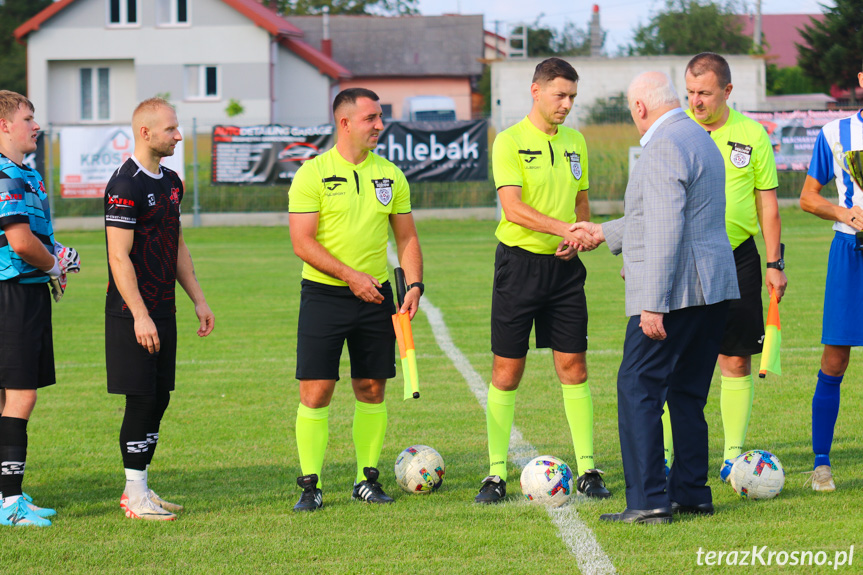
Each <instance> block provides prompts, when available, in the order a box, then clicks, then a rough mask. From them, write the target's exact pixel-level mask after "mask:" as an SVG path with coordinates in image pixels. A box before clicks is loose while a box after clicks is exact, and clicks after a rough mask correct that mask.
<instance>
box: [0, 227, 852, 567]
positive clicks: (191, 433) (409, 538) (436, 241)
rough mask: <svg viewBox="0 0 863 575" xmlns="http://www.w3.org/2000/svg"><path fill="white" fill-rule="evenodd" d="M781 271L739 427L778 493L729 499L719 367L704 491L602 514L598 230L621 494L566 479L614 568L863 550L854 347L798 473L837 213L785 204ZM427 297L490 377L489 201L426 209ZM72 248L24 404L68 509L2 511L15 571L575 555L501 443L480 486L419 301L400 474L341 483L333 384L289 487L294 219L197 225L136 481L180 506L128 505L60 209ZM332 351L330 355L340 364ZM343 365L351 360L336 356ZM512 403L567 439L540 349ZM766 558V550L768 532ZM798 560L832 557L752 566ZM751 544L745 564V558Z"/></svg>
mask: <svg viewBox="0 0 863 575" xmlns="http://www.w3.org/2000/svg"><path fill="white" fill-rule="evenodd" d="M782 216H783V224H784V240H785V243H786V244H787V251H786V261H787V263H788V269H787V273H788V276H789V284H790V285H789V289H788V293H787V295H786V299H785V300H783V302H782V304H781V313H782V337H783V352H782V354H783V355H782V362H783V372H784V375H783V376H781V377H776V376H772V375H771V376H768V378H767V379H766V380H760V381H758V380H757V383H756V386H757V390H756V397H755V408H754V413H753V418H752V422H751V425H750V433H749V438H748V440H747V445H748V447H750V448H763V449H767V450H770V451H772V452H774V453H776V454H777V455H778V456H779V457H780V459H781V461H782V463H783V464H784V466H785V469H786V472H787V482H786V486H785V491H784V492H783V493H782V494H781V495H780V496H779V497H778V498H776V499H774V500H770V501H761V502H753V501H745V500H742V499H738V498H737V497H736V496H735V495H734V493H733V491H732V490H731V488H730V487H728V486H725V485H721V484H720V482H719V480H718V470H719V465H720V462H721V457H722V432H721V422H720V416H719V388H718V376H717V377H716V378H715V380H714V384H715V385H714V389H713V390H712V392H711V395H710V399H709V402H708V409H707V417H708V422H709V423H710V425H711V443H710V450H711V461H712V463H711V479H710V483H711V486H712V487H713V489H714V501H715V503H716V505H717V508H718V512H717V514H716V515H715V516H713V517H709V518H683V519H680V520H676V521H675V523H674V524H672V525H668V526H635V525H618V524H604V523H601V522H600V521H599V515H600V513H607V512H617V511H620V510H622V509H623V507H624V504H625V503H624V497H623V489H624V484H623V472H622V467H621V462H620V452H619V445H618V435H617V412H616V392H615V378H616V372H617V368H618V365H619V363H620V358H621V348H622V342H623V334H624V326H625V322H626V318H625V317H624V316H623V282H622V281H621V280H620V278H619V276H618V271H619V268H620V265H621V260H620V259H619V258H615V257H613V256H612V255H610V253H609V251H608V249H607V248H605V247H604V246H603V247H601V248H600V249H598V250H597V251H596V252H593V253H590V254H586V255H585V256H583V259H584V262H585V264H586V266H587V267H588V270H589V276H588V283H587V290H588V305H589V309H590V314H591V316H590V329H589V333H590V350H589V351H588V366H589V370H590V383H591V388H592V391H593V398H594V405H595V421H596V424H595V435H596V455H597V465H598V466H599V467H601V468H602V469H604V470H605V472H606V476H605V477H606V480H607V483H608V486H609V488H610V489H611V490H612V491H613V492H614V496H613V497H612V498H611V499H610V500H608V501H604V502H593V501H582V500H573V501H572V503H571V504H570V507H569V508H568V510H567V512H569V513H574V514H575V513H577V515H578V517H580V518H581V520H582V521H583V522H584V523H585V524H586V525H587V526H588V527H589V528H590V529H591V530H592V531H593V533H594V534H595V537H596V539H597V540H598V542H599V544H600V545H601V546H602V549H603V550H604V552H605V553H606V554H607V555H608V557H609V558H610V559H611V562H612V563H613V564H614V567H615V568H616V570H617V572H619V573H631V574H641V573H674V574H686V573H702V572H705V573H712V572H719V571H720V570H724V569H726V567H709V566H699V565H698V564H697V559H698V556H697V552H698V550H699V549H700V548H701V549H702V550H703V551H708V550H713V551H733V550H744V549H750V550H751V548H752V546H753V545H757V546H759V547H760V546H765V545H766V546H767V547H768V549H769V550H773V551H786V552H789V553H790V552H792V551H811V552H818V551H824V552H826V553H827V557H828V558H829V560H831V561H832V559H833V558H834V552H836V551H848V549H849V548H850V546H851V545H854V546H855V548H856V551H857V556H855V557H854V559H855V561H854V565H853V566H850V567H842V568H840V570H839V571H840V572H847V573H852V572H856V573H859V572H861V571H860V569H861V568H860V564H863V549H860V547H861V544H863V537H861V533H863V515H861V511H860V509H861V506H860V503H859V502H860V496H861V492H863V437H861V435H860V429H861V423H863V415H861V414H860V410H859V409H858V407H859V406H860V404H861V399H863V392H861V386H859V385H857V382H858V381H859V379H860V374H861V373H863V362H861V361H860V360H861V357H860V354H859V353H857V352H855V353H853V354H852V363H851V367H850V368H849V370H848V374H847V375H846V379H845V381H846V383H845V384H844V385H843V388H844V390H843V398H842V405H843V407H842V410H841V412H840V416H839V422H838V424H837V427H836V439H835V442H834V451H833V463H834V469H835V471H836V476H837V485H838V490H837V492H835V493H833V494H818V493H814V492H812V491H811V490H809V489H808V488H804V487H803V483H804V480H805V478H806V476H805V475H803V474H802V472H804V471H807V470H810V469H811V448H810V441H809V429H810V423H809V422H810V407H809V405H810V401H811V393H812V390H813V386H814V384H815V375H816V373H817V370H818V367H819V358H820V353H821V346H820V344H819V341H820V331H821V327H820V323H821V322H820V319H821V307H822V298H823V285H824V276H825V273H826V259H827V250H828V247H829V242H830V239H831V237H832V231H831V229H830V224H829V223H828V222H823V221H820V220H817V219H816V218H814V217H812V216H810V215H808V214H803V213H802V212H800V211H799V210H785V211H783V212H782ZM418 227H419V232H420V239H421V241H422V245H423V251H424V255H425V262H426V273H425V280H426V285H427V290H426V297H427V299H428V300H429V301H430V302H432V303H433V304H434V305H435V306H437V307H439V308H440V309H441V311H442V312H443V318H444V321H445V322H446V324H447V326H448V328H449V330H450V333H451V335H452V338H453V340H454V343H455V345H457V346H458V347H459V348H460V349H461V351H462V352H464V354H465V356H466V357H467V359H468V360H469V361H470V362H471V364H472V365H473V367H474V369H476V370H477V371H478V372H479V374H480V375H481V376H482V377H483V378H484V379H485V381H488V380H489V378H490V365H491V355H490V351H489V341H488V340H489V309H490V293H491V279H492V269H493V254H494V247H495V239H494V235H493V234H494V227H495V224H494V223H493V222H477V221H446V222H444V221H423V222H420V223H419V224H418ZM58 239H60V240H61V241H62V242H64V243H65V244H67V245H72V246H75V247H76V248H77V249H79V251H80V252H81V254H82V260H83V262H84V269H83V271H82V272H81V273H80V274H79V275H78V276H75V277H72V278H71V279H70V282H69V288H68V291H67V295H66V297H65V298H64V300H63V301H62V302H60V303H59V304H57V305H56V306H54V313H55V316H54V341H55V347H56V359H57V368H58V369H57V376H58V384H57V385H55V386H52V387H50V388H47V389H45V390H43V391H42V392H40V396H39V403H38V405H37V407H36V411H35V413H34V414H33V419H32V422H31V424H30V426H29V435H30V455H29V459H28V465H27V476H26V478H25V491H27V492H29V493H30V494H31V495H33V496H34V497H35V498H36V500H37V502H38V503H40V504H41V505H44V506H50V507H55V508H56V509H57V510H58V512H59V515H58V517H57V518H56V521H55V522H54V525H53V526H52V527H50V528H47V529H15V530H10V529H4V530H2V531H0V564H2V565H3V566H4V568H6V569H7V570H8V569H10V568H12V567H13V566H14V569H15V571H16V572H19V573H97V572H98V573H119V572H123V573H411V572H423V573H536V572H537V571H553V572H556V573H578V572H579V567H578V561H577V559H576V557H574V556H573V555H572V554H571V553H570V552H569V551H568V548H567V547H566V545H565V544H564V542H563V540H562V539H561V537H560V536H559V534H558V530H557V528H556V526H555V525H554V523H553V522H552V521H551V519H550V517H549V515H548V514H547V513H546V511H545V510H544V509H542V508H537V507H533V506H530V505H528V504H526V503H525V502H524V501H523V499H522V498H521V495H520V492H519V488H518V476H519V474H520V469H517V468H515V467H514V466H512V465H511V467H510V470H509V476H510V483H509V485H510V497H509V500H508V501H507V503H505V504H503V505H499V506H493V507H479V506H476V505H474V504H473V497H474V495H475V493H476V490H477V488H478V487H479V482H480V480H481V479H482V478H483V477H484V476H485V475H486V472H487V465H488V461H487V451H486V439H485V417H484V414H483V412H482V410H481V409H480V407H479V404H478V403H477V401H476V399H475V397H474V396H473V394H472V393H471V392H470V390H469V389H468V387H467V385H466V383H465V381H464V379H463V378H462V377H461V375H460V374H459V372H458V371H457V370H456V369H455V367H454V366H453V365H452V363H451V362H450V361H449V360H448V359H447V357H446V355H445V354H444V353H443V352H442V351H441V350H440V349H439V348H438V347H437V345H436V343H435V339H434V337H433V335H432V332H431V328H430V326H429V323H428V321H427V318H426V316H425V315H424V314H423V313H420V314H419V315H418V317H417V318H416V319H415V321H414V324H415V327H414V334H415V337H416V341H417V350H418V353H419V358H418V363H419V370H420V379H421V385H422V398H421V399H420V400H418V401H415V400H409V401H407V402H402V401H401V375H399V377H398V379H396V380H395V381H393V383H392V385H391V387H392V389H391V390H390V394H389V400H388V406H389V428H388V431H387V438H386V442H385V443H384V449H383V455H382V459H381V463H380V468H381V469H382V470H383V483H384V485H385V487H386V488H387V490H388V492H389V493H390V494H391V495H393V496H394V497H395V498H396V503H395V505H391V506H385V507H382V508H378V507H371V506H368V505H365V504H360V503H354V502H351V501H350V489H351V484H352V481H353V476H354V473H355V464H354V455H353V446H352V443H351V419H352V415H353V401H354V400H353V397H352V394H351V393H350V388H349V386H348V387H347V388H346V386H345V385H343V384H342V385H339V386H338V388H337V391H336V395H335V397H334V400H333V404H332V407H331V411H330V414H331V415H330V441H329V448H328V450H327V455H326V461H325V464H324V471H323V482H324V501H325V507H324V509H323V510H322V511H321V512H318V513H314V514H302V515H298V514H294V513H292V511H291V508H292V506H293V504H294V503H295V502H296V499H297V497H298V494H299V490H298V489H297V487H296V485H295V478H296V476H297V475H299V473H300V471H299V465H298V462H297V455H296V445H295V441H294V435H293V427H294V418H295V413H296V406H297V403H298V393H297V386H296V382H295V380H294V378H293V374H294V365H295V358H294V354H295V342H296V340H295V332H296V320H297V311H298V300H299V280H300V267H301V266H300V262H299V260H298V259H297V258H296V257H295V256H294V255H293V253H292V252H291V248H290V240H289V235H288V230H287V228H224V229H218V228H205V229H189V230H187V231H186V239H187V242H188V243H189V245H190V248H191V250H192V254H193V257H194V259H195V263H196V268H197V273H198V277H199V278H200V281H201V283H202V285H203V287H204V290H205V293H206V294H207V296H208V300H209V302H210V305H211V307H212V308H213V310H214V312H215V314H216V330H215V331H214V333H213V334H212V335H211V336H210V337H209V338H206V339H200V338H198V337H197V336H196V335H195V329H196V320H195V317H194V313H193V311H192V306H191V303H190V302H189V301H188V299H185V296H183V297H181V298H179V300H178V302H179V305H178V307H179V314H178V324H179V329H180V343H179V346H180V348H179V365H178V372H177V392H176V393H174V394H173V399H172V402H171V406H170V407H169V408H168V412H167V414H166V416H165V420H164V423H163V425H162V429H161V441H160V442H159V448H158V450H157V452H156V456H155V460H154V463H153V466H152V467H151V473H150V485H151V487H153V488H154V489H155V490H156V491H157V492H158V493H159V494H160V495H162V496H164V497H165V498H166V499H170V500H172V501H177V502H179V503H182V504H183V505H185V506H186V509H187V511H185V512H184V513H182V514H181V517H180V518H179V520H178V521H176V522H173V523H167V524H161V523H159V524H153V523H148V522H141V521H132V520H129V519H126V518H125V517H124V516H123V513H122V511H121V510H120V508H119V497H120V494H121V492H122V490H123V481H124V478H123V472H122V464H121V459H120V453H119V446H118V432H119V427H120V422H121V418H122V413H123V400H122V397H119V396H110V395H108V394H107V393H106V391H105V368H104V351H103V350H104V348H103V306H104V290H105V285H106V277H107V276H106V263H105V252H104V239H103V234H102V233H63V234H60V235H59V237H58ZM346 356H347V353H345V358H344V360H343V366H342V374H343V377H347V376H348V373H349V372H348V364H347V357H346ZM343 382H344V380H343ZM515 424H516V426H517V427H518V428H519V429H520V430H521V432H522V433H523V435H524V437H525V439H526V440H527V441H529V442H530V443H531V444H533V445H534V446H535V447H536V448H537V450H539V451H540V452H541V453H550V454H554V455H557V456H559V457H561V458H563V459H564V460H570V461H573V462H574V458H573V454H572V445H571V441H570V438H569V428H568V427H567V425H566V421H565V416H564V413H563V407H562V405H561V397H560V388H559V383H558V382H557V380H556V378H555V376H554V371H553V367H552V361H551V356H550V353H548V352H547V351H546V350H540V351H536V350H532V351H531V353H530V357H529V359H528V370H527V372H526V375H525V378H524V381H523V383H522V387H521V391H520V392H519V396H518V402H517V410H516V421H515ZM414 443H426V444H429V445H432V446H433V447H435V448H436V449H437V450H438V451H440V452H441V454H442V455H443V456H444V459H445V461H446V464H447V474H446V478H445V481H444V484H443V487H442V488H441V490H440V491H438V492H436V493H433V494H430V495H427V496H412V495H407V494H405V493H402V492H400V491H399V490H398V488H397V487H396V485H395V481H394V479H393V476H392V466H393V463H394V461H395V458H396V456H397V454H398V453H399V452H400V451H401V450H402V449H403V448H404V447H406V446H408V445H411V444H414ZM764 557H765V559H766V557H767V556H766V554H765V556H764ZM758 569H759V570H762V571H763V570H766V571H769V572H779V571H783V572H784V571H790V572H795V571H796V572H800V573H812V572H821V571H825V572H826V571H828V570H832V567H828V566H826V565H825V566H824V567H820V568H819V567H814V566H813V567H805V568H797V569H793V568H790V567H784V568H783V567H779V566H772V567H758ZM753 570H754V569H753V568H751V567H750V568H748V569H743V570H741V572H752V571H753Z"/></svg>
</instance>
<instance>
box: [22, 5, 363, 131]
mask: <svg viewBox="0 0 863 575" xmlns="http://www.w3.org/2000/svg"><path fill="white" fill-rule="evenodd" d="M303 36H304V35H303V32H302V31H301V30H300V29H299V28H297V27H296V26H294V25H292V24H291V23H290V22H288V21H287V20H285V19H284V18H282V17H281V16H279V15H278V14H276V13H275V12H273V11H272V10H270V9H268V8H267V7H266V6H264V5H262V4H260V3H259V2H258V1H257V0H158V1H155V2H154V1H152V0H59V1H57V2H55V3H53V4H51V5H50V6H48V7H47V8H45V9H44V10H42V11H41V12H39V13H38V14H36V15H35V16H34V17H33V18H31V19H30V20H28V21H27V22H25V23H24V24H22V25H21V26H19V27H18V29H16V30H15V38H16V39H17V40H18V41H19V42H22V43H26V45H27V85H28V96H29V97H30V99H31V100H32V101H33V103H34V104H35V105H36V107H37V109H38V110H39V120H40V122H41V123H43V124H48V123H49V122H50V123H54V124H60V125H69V124H119V123H128V122H129V121H130V119H131V115H132V110H133V109H134V107H135V105H136V104H137V103H138V102H139V101H141V100H144V99H146V98H149V97H151V96H155V95H163V96H167V97H168V99H169V100H170V101H171V102H172V103H173V104H174V105H175V106H176V107H177V112H178V115H179V117H180V119H181V121H184V122H189V121H191V119H192V118H197V119H198V122H199V124H200V125H202V126H203V127H206V126H208V125H212V124H216V123H225V122H226V121H228V116H227V114H226V113H225V109H226V107H227V105H228V102H229V101H230V100H231V99H235V100H238V101H239V102H240V104H241V105H242V106H243V107H244V108H245V112H244V113H243V116H242V122H243V123H244V124H256V123H262V124H266V123H280V124H292V125H305V126H311V125H316V124H323V123H327V122H329V121H330V102H331V101H332V97H333V95H334V94H335V92H336V91H338V89H339V85H340V82H341V80H343V79H346V78H349V77H350V76H351V73H350V71H349V70H348V69H347V68H345V67H344V66H342V65H341V64H339V63H338V62H336V61H335V60H334V59H333V58H332V57H330V56H328V55H326V54H325V53H324V52H322V51H320V50H318V49H317V48H315V47H313V46H311V45H310V44H308V43H307V42H305V41H304V40H303Z"/></svg>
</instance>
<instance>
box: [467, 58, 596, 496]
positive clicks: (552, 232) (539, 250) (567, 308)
mask: <svg viewBox="0 0 863 575" xmlns="http://www.w3.org/2000/svg"><path fill="white" fill-rule="evenodd" d="M577 91H578V74H577V73H576V71H575V69H573V67H572V66H571V65H570V64H569V63H568V62H566V61H564V60H561V59H560V58H549V59H547V60H544V61H543V62H540V64H539V65H537V67H536V71H535V72H534V75H533V83H532V84H531V86H530V93H531V96H532V97H533V107H532V108H531V111H530V113H529V114H528V115H527V117H526V118H525V119H523V120H522V121H521V122H519V123H518V124H516V125H514V126H512V127H510V128H508V129H506V130H504V131H503V132H501V133H500V134H498V136H497V138H496V139H495V141H494V148H493V151H492V168H493V171H494V181H495V186H496V187H497V191H498V196H499V197H500V203H501V206H502V207H503V214H502V216H501V221H500V224H499V225H498V227H497V232H496V234H495V235H496V236H497V238H498V239H499V240H500V244H499V245H498V247H497V252H496V254H495V271H494V289H493V295H492V304H491V348H492V352H493V353H494V363H493V366H492V382H491V385H490V386H489V389H488V403H487V407H486V423H487V428H488V451H489V459H490V465H489V474H488V477H486V478H485V479H483V482H482V487H481V488H480V491H479V494H478V495H477V496H476V502H477V503H497V502H499V501H502V500H503V499H504V498H505V497H506V479H507V468H506V463H507V452H508V450H509V436H510V432H511V429H512V423H513V418H514V415H515V396H516V390H517V389H518V386H519V383H520V382H521V378H522V375H523V374H524V367H525V359H526V356H527V350H528V347H529V338H530V332H531V328H532V327H534V325H535V328H536V347H538V348H547V347H550V348H551V349H552V350H553V354H554V367H555V369H556V371H557V375H558V378H559V379H560V382H561V384H562V386H563V389H562V392H563V404H564V410H565V412H566V417H567V420H568V421H569V426H570V431H571V433H572V441H573V446H574V449H575V456H576V459H575V461H576V462H577V465H578V472H579V474H580V476H579V477H578V480H577V482H576V484H577V489H578V491H579V493H582V494H584V495H587V496H589V497H600V498H604V497H608V496H610V495H611V494H610V493H609V491H608V490H607V489H606V488H605V484H604V482H603V480H602V472H601V471H600V470H598V469H596V468H595V465H594V461H593V401H592V399H591V395H590V387H588V384H587V363H586V361H585V352H586V351H587V302H586V300H585V296H584V281H585V277H586V275H587V272H586V270H585V269H584V265H583V264H582V263H581V261H580V260H579V259H578V251H579V250H580V249H592V248H594V247H596V243H595V241H594V240H593V238H592V237H591V236H589V235H588V234H585V233H582V232H581V230H579V231H578V234H577V235H576V234H575V233H573V232H571V231H569V228H570V226H571V225H572V224H573V223H575V222H576V221H587V220H589V219H590V207H589V204H588V198H587V191H588V161H587V146H586V145H585V142H584V137H583V136H582V135H581V134H580V133H579V132H577V131H576V130H573V129H572V128H568V127H566V126H563V122H564V120H565V119H566V116H567V115H568V114H569V112H570V110H571V109H572V104H573V101H574V100H575V96H576V93H577ZM567 459H568V458H567Z"/></svg>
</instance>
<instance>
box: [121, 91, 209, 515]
mask: <svg viewBox="0 0 863 575" xmlns="http://www.w3.org/2000/svg"><path fill="white" fill-rule="evenodd" d="M132 128H133V131H134V137H135V152H134V154H133V156H132V157H130V158H129V159H128V160H126V162H125V163H124V164H123V165H122V166H120V168H118V169H117V171H116V172H114V175H113V176H111V180H110V181H109V182H108V187H107V188H105V236H106V240H107V244H108V295H107V298H106V301H105V358H106V367H107V374H108V393H116V394H122V395H125V396H126V412H125V415H124V416H123V425H122V427H121V428H120V452H121V453H122V456H123V467H124V468H125V471H126V488H125V489H124V491H123V495H122V497H121V498H120V507H121V508H123V510H124V511H125V512H126V517H129V518H131V519H148V520H161V521H172V520H174V519H176V518H177V516H176V514H175V513H176V512H177V511H182V509H183V507H182V506H181V505H177V504H175V503H170V502H168V501H165V500H164V499H162V498H160V497H159V496H158V495H156V493H154V492H153V490H152V489H150V488H149V486H148V483H147V469H148V467H149V465H150V462H151V461H152V459H153V452H154V451H155V450H156V445H157V443H158V441H159V426H160V424H161V421H162V416H163V415H164V414H165V409H166V408H167V407H168V402H169V401H170V399H171V391H173V390H174V371H175V367H176V358H177V321H176V311H177V309H176V305H175V301H176V300H175V297H174V291H175V287H176V283H177V281H179V282H180V286H181V287H182V288H183V289H184V290H185V292H186V293H187V294H188V296H189V297H190V298H191V300H192V302H193V303H194V304H195V314H196V315H197V316H198V320H199V321H200V327H199V328H198V335H199V336H200V337H205V336H207V335H209V334H210V332H212V331H213V326H214V324H215V318H214V316H213V312H212V311H211V310H210V307H209V306H208V305H207V301H206V299H205V298H204V292H203V291H202V290H201V286H200V285H199V284H198V280H197V278H196V277H195V269H194V266H193V265H192V257H191V255H190V254H189V248H188V247H187V246H186V243H185V241H184V240H183V231H182V229H181V227H180V202H181V201H182V199H183V183H182V182H181V181H180V177H179V176H178V175H177V174H176V172H173V171H172V170H169V169H167V168H165V167H164V166H162V165H161V163H160V162H161V160H162V158H164V157H167V156H171V155H173V154H174V147H175V146H176V145H177V142H179V141H180V140H182V139H183V137H182V136H181V135H180V131H179V126H178V122H177V114H176V112H175V111H174V108H173V107H172V106H171V105H170V104H169V103H168V102H166V101H165V100H162V99H161V98H152V99H149V100H145V101H143V102H141V103H140V104H139V105H138V107H137V108H136V109H135V112H134V114H133V115H132Z"/></svg>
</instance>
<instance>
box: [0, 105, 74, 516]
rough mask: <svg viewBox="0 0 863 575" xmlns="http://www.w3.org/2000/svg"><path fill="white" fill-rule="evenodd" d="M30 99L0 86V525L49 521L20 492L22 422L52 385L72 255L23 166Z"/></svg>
mask: <svg viewBox="0 0 863 575" xmlns="http://www.w3.org/2000/svg"><path fill="white" fill-rule="evenodd" d="M34 112H35V109H34V107H33V104H32V102H30V100H28V99H27V98H25V97H24V96H22V95H21V94H17V93H15V92H10V91H8V90H0V318H2V321H0V413H2V415H0V525H9V526H14V527H20V526H37V527H47V526H48V525H51V521H50V520H49V519H47V517H50V516H52V515H55V511H54V510H53V509H46V508H41V507H38V506H36V505H35V504H33V501H32V499H30V497H28V496H27V495H26V494H24V492H23V491H22V487H21V486H22V483H23V480H24V468H25V465H26V462H27V422H28V421H29V419H30V414H31V413H32V412H33V407H34V406H35V405H36V391H37V390H38V389H39V388H42V387H46V386H48V385H53V384H54V383H55V376H54V344H53V337H52V332H51V290H50V289H49V287H48V285H49V283H52V284H54V289H55V290H56V291H55V294H54V298H55V299H59V298H60V296H62V289H63V288H64V287H65V282H66V279H65V276H66V273H67V272H76V271H78V270H79V269H80V260H79V257H78V253H77V252H76V251H75V250H73V249H72V248H67V247H64V246H62V245H60V244H58V243H57V242H56V241H55V240H54V228H53V226H52V224H51V214H50V211H49V209H48V196H47V195H46V194H45V184H44V183H43V181H42V176H40V175H39V173H38V172H37V171H36V170H33V169H30V168H29V167H27V166H26V165H25V164H24V157H25V156H26V155H27V154H31V153H33V152H35V151H36V136H37V134H38V132H39V124H37V123H36V120H35V119H34V117H33V114H34Z"/></svg>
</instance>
